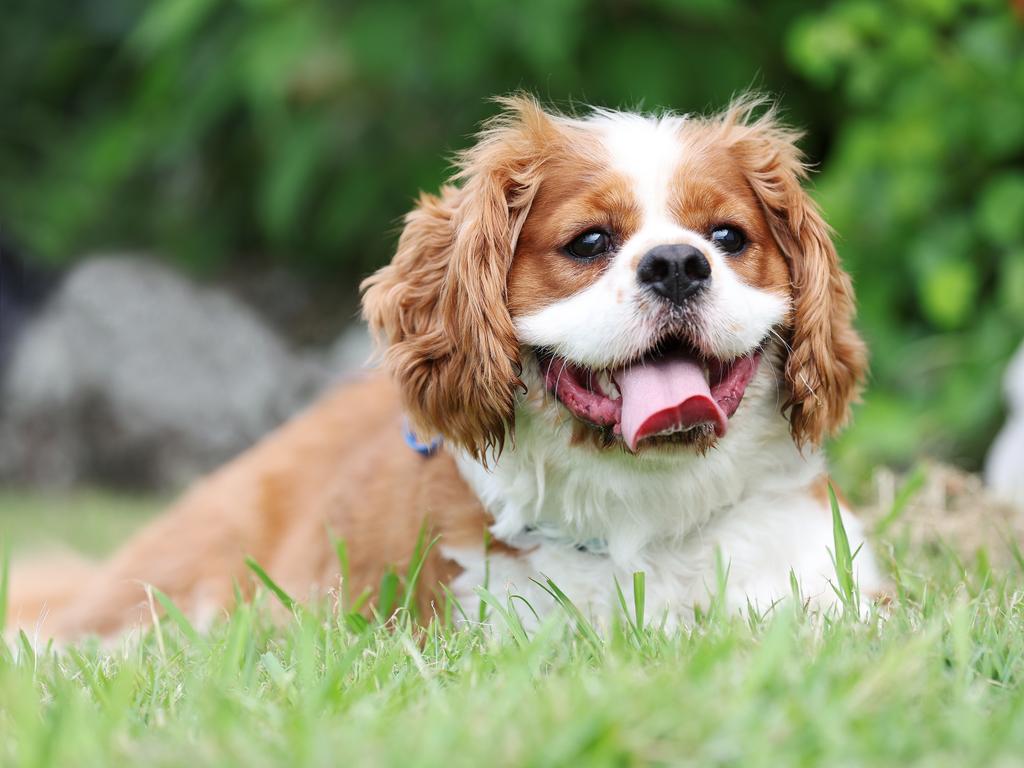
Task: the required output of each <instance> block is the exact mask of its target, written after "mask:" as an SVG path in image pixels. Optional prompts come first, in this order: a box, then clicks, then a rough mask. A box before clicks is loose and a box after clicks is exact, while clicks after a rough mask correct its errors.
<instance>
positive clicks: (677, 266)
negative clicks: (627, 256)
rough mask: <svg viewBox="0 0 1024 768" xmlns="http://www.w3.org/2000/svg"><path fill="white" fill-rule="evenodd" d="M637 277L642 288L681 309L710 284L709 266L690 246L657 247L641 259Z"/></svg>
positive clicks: (697, 251) (699, 253)
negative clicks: (648, 289)
mask: <svg viewBox="0 0 1024 768" xmlns="http://www.w3.org/2000/svg"><path fill="white" fill-rule="evenodd" d="M636 276H637V279H638V280H640V284H641V285H645V286H647V287H648V288H650V289H651V290H652V291H654V292H655V293H656V294H658V295H659V296H664V297H665V298H666V299H668V300H669V301H671V302H672V303H673V304H677V305H679V306H682V304H683V302H684V301H686V300H687V299H688V298H690V297H691V296H693V295H694V294H695V293H698V292H699V291H700V290H701V289H702V288H704V287H705V286H706V285H707V284H708V283H710V282H711V265H710V264H708V260H707V259H706V258H705V257H704V254H703V253H701V252H700V251H699V250H698V249H697V248H694V247H693V246H692V245H658V246H655V247H654V248H651V250H649V251H648V252H647V253H645V254H644V257H643V258H642V259H640V266H639V267H637V270H636Z"/></svg>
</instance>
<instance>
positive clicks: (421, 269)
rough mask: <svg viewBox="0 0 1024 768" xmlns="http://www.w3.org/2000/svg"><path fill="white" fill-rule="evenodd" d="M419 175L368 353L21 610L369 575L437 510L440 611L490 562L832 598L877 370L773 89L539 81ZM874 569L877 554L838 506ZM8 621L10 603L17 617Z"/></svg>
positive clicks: (587, 591) (40, 580)
mask: <svg viewBox="0 0 1024 768" xmlns="http://www.w3.org/2000/svg"><path fill="white" fill-rule="evenodd" d="M501 103H502V106H503V112H502V114H501V115H500V116H498V117H497V118H495V119H493V120H492V121H491V122H489V123H488V124H487V125H486V126H485V127H484V128H483V130H482V131H481V132H480V134H479V135H478V137H477V140H476V143H475V145H474V146H473V147H471V148H470V149H468V150H466V151H465V152H463V153H462V154H461V155H460V156H459V159H458V163H457V169H456V172H455V174H454V176H453V177H452V179H451V182H450V183H449V184H447V185H445V186H444V187H442V188H441V190H440V192H439V193H438V194H436V195H432V194H424V195H422V196H421V197H420V198H419V200H418V202H417V204H416V207H415V209H414V210H413V211H412V212H411V213H409V214H408V216H407V217H406V219H405V228H404V231H403V232H402V235H401V238H400V240H399V243H398V250H397V253H396V254H395V257H394V259H393V260H392V261H391V263H390V264H389V265H388V266H386V267H384V268H382V269H381V270H380V271H378V272H377V273H376V274H375V275H373V276H372V277H370V278H369V279H367V280H366V282H365V283H364V285H363V290H364V294H363V306H364V313H365V316H366V319H367V320H368V322H369V325H370V327H371V329H372V330H373V331H374V332H375V333H376V334H377V336H378V338H379V340H380V342H381V347H382V351H383V361H384V368H385V369H386V372H377V373H367V374H365V375H364V376H363V377H362V378H361V379H359V380H356V381H353V382H350V383H348V384H346V385H345V386H342V387H340V388H338V389H337V390H336V391H334V392H332V393H330V394H328V395H327V396H326V397H324V398H323V399H322V400H321V401H320V402H319V403H317V404H315V405H314V406H313V407H312V408H310V409H309V410H308V411H306V412H305V413H304V414H302V415H300V416H299V417H297V418H296V419H294V420H292V421H291V422H290V423H288V424H286V425H285V426H283V427H282V428H280V429H279V430H278V431H277V432H275V433H274V434H272V435H270V436H269V437H267V438H265V439H264V440H263V441H262V442H260V443H259V444H258V445H256V446H255V447H253V448H252V449H250V450H249V451H248V452H247V453H245V454H243V455H242V456H240V457H239V458H238V459H236V460H235V461H233V462H231V463H230V464H228V465H227V466H225V467H224V468H222V469H221V470H219V471H217V472H215V473H214V474H212V475H211V476H209V477H207V478H205V479H203V480H202V481H201V482H199V483H198V484H197V485H196V486H195V487H194V488H192V489H191V490H190V491H189V492H188V493H187V494H186V495H185V496H184V497H183V498H182V499H181V500H180V501H178V502H177V504H175V505H174V507H173V508H172V509H171V510H170V511H169V512H167V513H166V514H165V515H163V516H162V517H160V518H159V519H157V520H156V521H155V522H154V523H152V524H151V525H150V526H149V527H147V528H146V529H144V530H143V531H142V532H141V533H140V534H138V535H137V536H136V537H135V538H134V539H133V540H131V541H130V542H129V543H128V544H127V545H126V546H125V547H123V548H122V549H121V551H120V552H119V553H118V554H116V555H115V556H114V557H113V558H112V559H111V560H109V561H108V562H106V563H104V564H100V565H95V566H89V565H81V566H79V567H75V568H72V569H68V568H67V567H66V566H65V567H62V568H51V567H45V566H43V565H42V564H38V565H37V566H35V567H30V568H29V569H25V570H21V571H20V572H17V571H16V573H15V584H14V587H13V590H12V596H11V597H12V599H11V605H10V617H9V618H10V620H11V621H12V622H14V623H15V624H17V625H20V626H23V627H29V628H35V630H36V632H37V633H38V632H42V633H43V634H45V635H47V636H58V637H70V636H76V635H79V634H82V633H99V634H108V635H109V634H113V633H117V632H120V631H122V630H123V629H125V628H127V627H130V626H131V625H132V624H134V623H137V622H139V621H146V620H147V619H148V618H149V617H150V615H151V607H152V606H151V605H148V604H147V601H146V599H145V591H144V588H143V586H142V585H144V584H152V585H154V586H155V587H157V588H159V589H160V590H162V591H163V592H165V593H166V594H168V595H169V596H170V597H171V598H172V599H173V600H174V601H175V602H176V603H177V605H178V606H179V607H180V608H182V609H183V610H185V611H186V612H187V613H189V614H190V615H191V616H192V617H193V618H196V619H197V620H202V619H204V618H207V619H208V618H210V617H213V616H216V615H217V614H218V613H219V612H220V611H222V610H224V609H225V608H227V607H229V606H231V605H232V604H233V603H234V600H235V597H234V589H235V587H234V585H235V584H238V585H241V588H242V591H243V592H245V591H246V589H251V588H252V584H253V581H252V579H251V578H248V577H247V574H248V570H247V566H246V557H247V556H249V557H252V558H254V559H255V560H256V561H258V562H259V563H261V564H262V566H263V567H264V568H265V569H266V571H267V572H268V573H269V574H270V576H271V577H272V578H273V579H274V580H275V581H276V582H277V583H279V584H280V585H281V586H282V587H283V588H284V589H285V590H287V591H289V592H291V593H292V594H293V595H296V596H298V597H302V598H308V597H314V596H316V595H325V594H331V593H332V592H334V591H336V590H337V588H338V587H339V581H340V579H341V567H340V565H339V563H338V558H337V557H336V550H335V548H334V546H333V544H332V535H333V537H339V538H341V539H343V540H344V541H345V542H346V545H347V551H348V553H349V564H348V584H346V585H345V592H346V593H347V594H350V595H356V594H360V593H363V592H364V591H368V592H370V593H372V592H373V591H374V590H375V588H376V587H377V586H378V585H379V584H380V583H381V577H382V575H383V574H385V573H386V572H387V571H388V569H390V568H392V567H396V568H398V569H399V570H401V569H402V568H403V567H405V566H406V565H407V564H408V562H409V560H410V558H411V557H412V554H413V551H414V549H415V548H416V544H417V540H418V539H419V538H420V532H421V531H422V530H426V531H427V532H428V535H429V536H430V537H431V538H433V537H435V536H436V537H437V540H436V546H434V547H432V548H431V549H430V550H429V553H428V555H427V557H426V560H425V562H424V567H423V571H422V573H421V574H420V578H419V582H418V590H417V591H418V594H417V599H418V601H419V605H420V607H421V608H422V609H423V612H421V614H420V615H421V616H430V615H431V606H432V602H433V601H434V600H435V599H436V598H437V596H438V595H440V594H441V593H442V592H443V591H447V592H449V593H450V594H451V595H453V596H454V597H455V598H457V600H458V601H459V605H460V607H461V609H462V611H463V613H464V615H465V616H474V615H476V611H475V607H476V605H477V602H476V601H477V599H478V598H477V595H476V591H475V588H476V587H478V586H479V585H483V584H487V585H488V586H489V588H490V589H491V590H492V591H499V592H501V593H504V592H506V591H507V592H509V593H515V594H519V595H522V596H524V597H525V598H526V599H527V600H528V601H529V602H530V604H531V605H532V606H533V608H534V609H535V610H536V611H537V612H538V613H540V614H541V615H543V612H544V611H545V610H550V609H551V608H552V606H553V605H554V603H553V601H552V599H551V597H550V596H549V595H548V594H546V593H545V591H544V589H543V588H542V587H541V586H539V582H541V581H543V579H551V580H552V581H553V582H554V583H555V584H557V585H558V586H559V587H560V588H561V590H562V591H564V592H565V593H566V594H567V595H568V596H569V597H570V598H571V599H572V600H573V601H574V602H575V604H576V605H578V606H580V607H581V608H582V609H584V610H585V611H588V612H589V613H590V614H591V615H592V616H595V617H605V618H607V617H609V616H610V615H611V614H612V613H613V612H614V611H615V610H617V609H618V603H617V600H616V598H615V595H616V582H618V583H620V584H621V583H629V582H630V579H631V575H632V574H633V573H634V572H636V571H643V572H644V573H645V574H646V601H647V608H646V610H647V614H648V615H659V616H661V617H663V618H664V619H666V620H667V621H668V622H669V623H670V624H678V623H686V622H687V621H690V620H692V617H693V615H694V609H695V607H697V606H700V605H701V604H702V603H706V602H707V601H708V600H709V599H710V598H711V596H712V593H713V592H714V591H715V589H716V588H717V585H718V583H719V581H720V578H719V576H720V573H721V572H723V571H724V572H725V573H726V574H727V581H726V586H725V595H724V599H725V601H726V603H727V604H729V605H731V606H734V607H737V608H741V609H743V608H746V607H747V605H748V604H750V605H754V606H756V607H758V608H759V609H766V608H768V607H770V606H771V605H773V604H774V603H775V602H776V601H778V600H779V599H782V598H789V597H792V596H793V593H794V589H793V579H794V578H795V582H796V584H797V585H798V588H799V592H800V595H801V599H804V600H806V601H808V602H811V603H813V604H817V605H828V604H830V603H833V602H835V601H836V600H837V599H838V598H837V596H836V592H835V590H834V589H833V586H832V582H834V580H835V566H834V565H833V562H832V557H831V552H830V548H831V547H832V545H833V520H832V515H831V511H830V502H829V497H828V492H827V483H828V480H827V474H826V468H825V461H824V457H823V455H822V451H821V444H822V441H823V440H825V438H826V437H828V436H829V435H830V434H832V433H834V432H835V431H836V430H838V429H839V428H840V427H841V426H842V425H843V424H844V422H845V421H846V420H847V417H848V414H849V409H850V403H851V401H853V400H854V399H855V398H856V396H857V393H858V389H859V385H860V382H861V379H862V377H863V374H864V369H865V349H864V345H863V344H862V342H861V340H860V338H859V337H858V336H857V333H856V332H855V330H854V328H853V326H852V324H851V321H852V319H853V314H854V304H853V294H852V291H851V286H850V280H849V278H848V277H847V275H846V273H845V272H844V271H843V269H842V267H841V266H840V263H839V259H838V257H837V255H836V251H835V248H834V247H833V245H832V241H831V238H830V231H829V227H828V225H827V224H826V223H825V222H824V221H823V220H822V217H821V214H820V213H819V211H818V208H817V207H816V206H815V204H814V203H813V202H812V201H811V199H810V198H809V197H808V195H807V193H806V192H805V191H804V190H803V189H802V187H801V182H802V180H803V179H804V178H805V176H806V174H807V168H806V165H805V164H804V163H803V161H802V160H801V155H800V152H799V150H798V149H797V148H796V146H795V143H794V142H795V140H796V138H797V134H796V133H795V132H794V131H792V130H790V129H788V128H786V127H784V126H783V125H781V124H780V123H779V122H778V120H777V118H776V116H775V113H774V110H773V109H771V108H770V107H767V106H766V105H765V104H764V102H763V101H762V100H759V99H755V98H745V99H741V100H739V101H737V102H735V103H734V104H733V105H732V106H731V107H730V108H729V109H727V110H726V111H725V112H723V113H721V114H718V115H715V116H712V117H698V116H691V115H683V116H680V115H674V114H658V115H641V114H635V113H629V112H616V111H612V110H605V109H595V110H593V111H592V112H590V113H589V114H587V115H586V116H583V117H575V116H566V115H561V114H555V113H552V112H550V111H546V110H545V109H542V108H541V107H540V106H539V105H538V104H537V103H536V102H535V101H534V100H532V99H530V98H528V97H522V96H517V97H512V98H507V99H503V100H501ZM842 514H843V521H844V523H845V528H846V532H847V534H848V536H849V539H850V542H851V546H852V547H853V548H859V552H858V554H857V556H856V559H855V561H854V568H855V571H856V576H857V577H858V579H859V583H860V587H861V590H862V591H863V592H865V593H875V592H878V591H879V590H880V589H881V587H882V584H883V580H882V576H881V574H880V571H879V569H878V568H877V566H876V564H875V561H874V559H873V556H872V553H871V552H870V551H869V550H868V549H867V548H866V547H861V544H862V542H863V532H862V527H861V525H860V524H859V523H858V521H857V520H856V519H855V518H854V517H852V516H851V515H850V514H849V513H848V512H847V511H846V510H844V511H843V513H842ZM8 626H11V624H8Z"/></svg>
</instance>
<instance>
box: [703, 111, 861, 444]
mask: <svg viewBox="0 0 1024 768" xmlns="http://www.w3.org/2000/svg"><path fill="white" fill-rule="evenodd" d="M764 104H765V102H764V101H763V100H759V99H754V98H746V99H739V100H737V101H736V102H734V103H733V105H732V106H730V107H729V109H728V110H726V111H725V112H724V113H722V114H721V115H717V116H715V117H712V118H707V119H704V120H701V121H697V122H695V123H694V124H693V126H692V127H693V130H692V133H691V135H690V139H691V141H692V149H693V151H694V152H695V153H697V154H698V155H708V156H714V155H721V154H722V153H725V154H726V155H727V156H728V157H729V158H731V161H732V163H733V165H734V166H735V167H736V168H737V169H738V170H739V171H740V172H741V173H742V174H743V176H744V177H745V179H746V184H747V186H748V187H749V189H750V190H751V191H752V193H753V195H754V196H755V198H756V200H757V202H758V204H759V205H760V207H761V209H762V211H763V213H764V220H765V222H766V223H767V226H768V229H769V231H770V232H771V236H772V238H774V240H775V243H776V245H777V247H778V250H779V252H781V254H782V255H783V257H784V259H785V262H786V266H787V267H788V270H789V276H790V280H789V283H788V284H789V286H790V289H789V290H790V295H791V300H792V304H793V313H792V317H791V319H790V323H789V327H788V329H787V333H788V336H789V339H788V344H789V351H788V355H787V358H786V363H785V379H786V384H787V388H788V390H789V397H788V400H787V402H786V404H785V408H786V410H787V411H788V413H789V420H790V429H791V432H792V434H793V438H794V439H795V440H796V441H797V442H798V443H804V442H811V443H815V444H817V443H820V442H821V441H822V440H824V439H825V438H826V437H827V436H829V435H830V434H833V433H835V432H836V431H838V430H839V429H840V428H841V427H842V426H843V425H844V424H845V423H846V421H847V419H848V418H849V412H850V405H851V404H852V403H853V402H854V401H855V400H856V399H857V397H858V394H859V392H860V387H861V383H862V381H863V379H864V375H865V371H866V368H867V353H866V349H865V347H864V344H863V342H862V341H861V339H860V337H859V336H858V335H857V332H856V331H855V330H854V327H853V317H854V304H853V289H852V287H851V285H850V278H849V276H848V275H847V274H846V272H844V271H843V269H842V265H841V264H840V262H839V256H838V254H837V253H836V250H835V247H834V245H833V244H832V238H831V231H830V229H829V227H828V225H827V224H826V223H825V221H824V220H823V219H822V217H821V213H820V211H819V210H818V207H817V205H816V204H815V203H814V201H813V200H812V199H811V198H810V196H809V195H808V194H807V192H806V191H804V189H803V188H802V186H801V182H802V181H803V180H804V179H805V178H806V177H807V167H806V166H805V165H804V163H803V160H802V156H801V153H800V150H799V149H798V147H797V146H796V141H797V139H798V138H799V134H798V133H797V132H795V131H793V130H790V129H788V128H786V127H784V126H783V125H781V124H780V123H779V122H778V120H777V118H776V114H775V111H774V110H773V109H768V110H767V111H766V112H765V113H764V114H763V115H761V116H760V117H757V118H755V117H754V113H755V111H756V110H757V109H758V108H760V107H762V106H764ZM732 188H735V187H732ZM706 202H714V201H712V200H706ZM748 261H750V262H751V263H752V265H753V266H748V265H745V264H744V261H743V257H742V256H741V257H740V259H739V261H737V262H736V263H737V269H738V270H747V273H746V274H747V277H748V279H751V280H752V281H768V282H773V283H774V282H776V281H778V280H780V278H781V276H782V272H781V268H779V267H778V265H777V264H776V263H775V260H774V259H769V260H768V261H767V262H764V261H763V260H762V259H753V260H748ZM741 274H743V272H741ZM754 284H755V285H758V284H759V283H758V282H754Z"/></svg>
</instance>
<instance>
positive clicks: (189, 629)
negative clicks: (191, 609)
mask: <svg viewBox="0 0 1024 768" xmlns="http://www.w3.org/2000/svg"><path fill="white" fill-rule="evenodd" d="M150 589H151V590H152V592H153V597H155V598H156V601H157V602H158V603H160V605H161V607H162V608H163V609H164V613H166V614H167V618H169V619H170V620H171V621H173V622H174V624H175V626H176V627H177V628H178V629H180V630H181V633H182V634H183V635H184V636H185V637H187V638H188V640H189V642H190V643H193V644H194V645H202V643H203V638H202V636H201V635H200V634H199V633H198V632H197V631H196V628H195V627H193V626H192V623H191V622H190V621H189V620H188V619H187V618H186V617H185V614H184V613H182V611H181V609H180V608H179V607H178V606H176V605H175V604H174V601H173V600H171V598H169V597H168V596H167V595H165V594H164V593H163V592H161V591H160V590H159V589H157V588H156V587H154V586H150Z"/></svg>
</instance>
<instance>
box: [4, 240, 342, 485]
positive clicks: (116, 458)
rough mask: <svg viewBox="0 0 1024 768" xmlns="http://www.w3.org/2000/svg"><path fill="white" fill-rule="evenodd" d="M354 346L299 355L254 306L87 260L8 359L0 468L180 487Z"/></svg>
mask: <svg viewBox="0 0 1024 768" xmlns="http://www.w3.org/2000/svg"><path fill="white" fill-rule="evenodd" d="M353 338H358V331H355V332H353ZM355 343H356V342H350V343H341V342H339V345H340V346H341V347H343V348H344V349H350V347H351V346H352V344H355ZM354 354H356V353H351V354H349V353H347V352H346V353H345V354H341V353H340V352H338V350H333V351H332V352H330V353H329V354H326V355H325V354H322V353H299V352H296V351H295V350H292V349H290V348H289V347H288V345H286V344H285V343H284V342H283V341H282V340H281V339H280V338H279V337H278V336H277V335H276V334H275V333H274V332H273V331H272V330H271V329H270V328H269V327H268V326H267V325H266V324H265V323H264V322H263V321H262V320H261V319H260V318H259V317H258V316H257V315H256V313H255V312H254V311H253V310H252V309H250V308H249V307H247V306H246V305H244V304H242V303H241V302H239V301H238V300H236V299H234V298H232V297H231V296H230V295H228V294H226V293H224V292H222V291H218V290H214V289H210V288H200V287H197V286H195V285H193V284H192V283H190V282H189V281H187V280H185V279H183V278H182V277H180V276H179V275H177V274H175V273H174V272H172V271H171V270H169V269H167V268H166V267H163V266H160V265H158V264H157V263H155V262H152V261H147V260H144V259H139V258H128V257H102V258H94V259H91V260H89V261H86V262H83V263H82V264H81V265H80V266H79V267H77V268H75V269H74V270H73V271H72V272H71V273H69V274H68V275H67V277H66V278H65V280H64V282H63V283H62V285H61V286H60V287H59V288H58V289H57V291H56V292H55V293H54V294H53V296H52V297H51V298H50V301H49V303H48V304H47V305H46V307H45V309H44V310H43V311H42V313H41V314H39V315H38V316H37V317H36V318H35V319H34V321H32V322H31V323H30V324H29V325H28V326H27V328H26V329H25V330H24V332H23V333H22V334H21V336H20V338H19V339H18V342H17V344H16V346H15V347H14V350H13V354H12V357H11V359H10V361H9V364H8V365H7V366H6V371H5V374H4V377H3V382H2V403H0V478H3V479H6V480H8V481H17V482H20V483H29V484H32V485H44V486H55V485H56V486H60V485H70V484H74V483H83V482H89V483H92V482H97V483H114V484H118V485H126V486H136V487H145V488H154V487H155V488H165V489H170V488H179V487H181V486H182V485H183V484H185V483H187V482H188V481H189V480H191V479H193V478H194V477H196V476H197V475H199V474H201V473H203V472H206V471H209V470H210V469H212V468H214V467H216V466H217V465H219V464H220V463H222V462H224V461H225V460H227V459H229V458H231V457H232V456H234V455H236V454H237V453H239V452H240V451H241V450H243V449H244V448H246V447H248V446H249V445H251V444H252V443H254V442H255V441H256V440H258V439H259V438H260V437H261V436H262V435H264V434H265V433H266V432H267V431H268V430H270V429H272V428H273V427H275V426H277V425H278V424H280V423H281V422H282V421H284V420H285V419H287V418H288V417H289V416H290V415H292V414H294V413H295V412H296V411H297V410H299V409H301V408H302V407H303V406H305V405H306V404H308V403H309V402H310V401H311V400H312V399H313V398H314V397H315V396H316V394H317V393H318V392H319V391H320V390H321V389H322V388H324V387H325V386H327V385H328V384H329V383H331V382H332V381H333V380H334V379H336V378H337V377H338V375H339V374H340V373H341V372H342V370H341V369H340V368H339V367H338V366H339V364H340V365H351V363H350V361H351V360H352V359H353V355H354Z"/></svg>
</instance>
